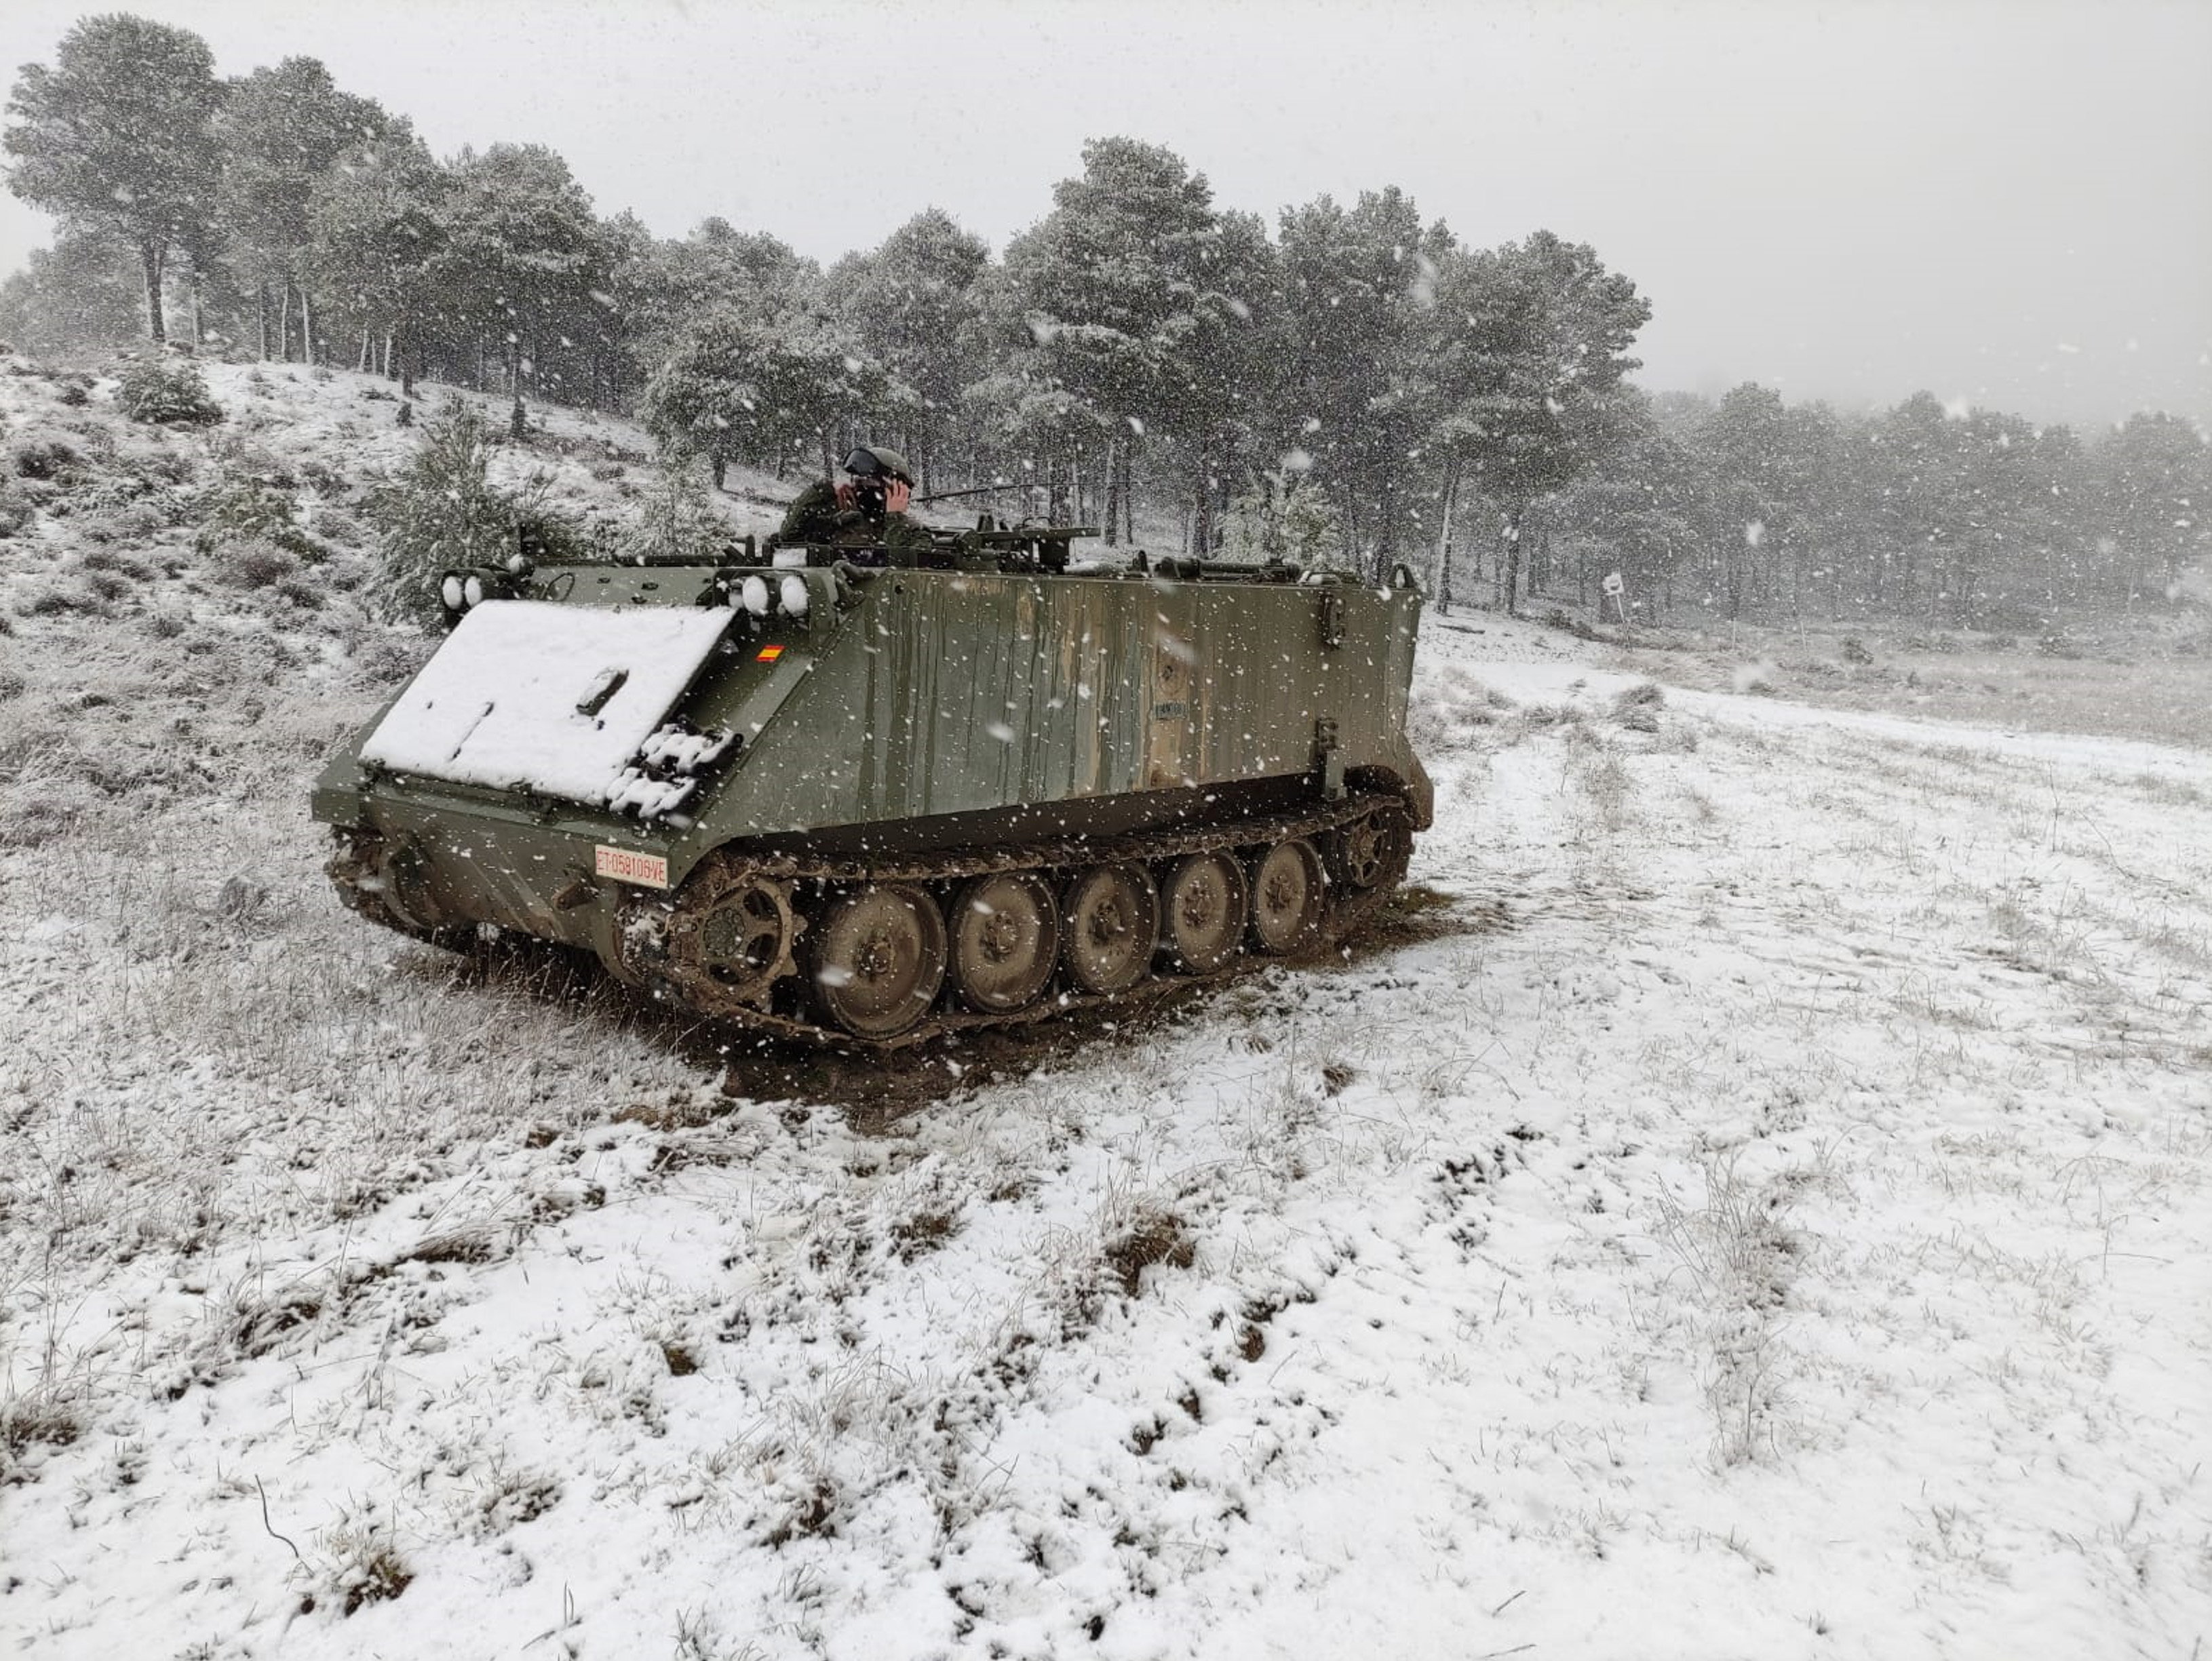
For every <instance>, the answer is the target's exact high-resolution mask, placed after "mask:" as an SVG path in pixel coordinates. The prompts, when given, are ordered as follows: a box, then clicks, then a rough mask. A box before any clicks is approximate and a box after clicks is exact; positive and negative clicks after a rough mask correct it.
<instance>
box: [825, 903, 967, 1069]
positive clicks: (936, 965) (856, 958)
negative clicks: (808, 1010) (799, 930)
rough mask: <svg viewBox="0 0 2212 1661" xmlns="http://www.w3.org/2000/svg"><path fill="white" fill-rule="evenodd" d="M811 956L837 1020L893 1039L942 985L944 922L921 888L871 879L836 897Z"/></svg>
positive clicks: (829, 1012) (860, 1032)
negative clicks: (864, 886) (868, 882)
mask: <svg viewBox="0 0 2212 1661" xmlns="http://www.w3.org/2000/svg"><path fill="white" fill-rule="evenodd" d="M812 956H813V968H814V994H815V997H816V999H817V1001H818V1002H819V1003H820V1004H821V1007H822V1012H823V1015H826V1016H828V1017H829V1021H831V1022H832V1023H833V1024H835V1025H836V1026H839V1027H842V1028H844V1029H845V1030H846V1031H847V1032H848V1033H851V1034H854V1035H855V1036H856V1037H860V1038H872V1039H883V1038H896V1036H897V1035H898V1034H901V1033H902V1032H904V1031H906V1029H907V1028H909V1027H911V1026H913V1025H914V1023H915V1021H919V1020H921V1018H922V1016H923V1015H926V1014H927V1013H928V1011H929V1006H930V1005H931V1004H932V1003H935V1002H936V1001H937V993H938V989H939V987H941V986H943V985H945V919H944V918H942V917H940V916H939V914H938V910H937V902H936V901H935V900H932V899H931V898H930V897H929V896H928V895H927V894H924V893H923V892H922V891H921V889H919V888H908V887H907V886H905V885H904V884H902V883H877V882H872V883H870V884H869V885H868V886H867V887H866V888H856V889H854V891H853V892H852V893H851V894H845V895H843V896H842V897H841V898H840V899H838V900H836V901H834V902H832V904H831V905H830V907H829V912H828V914H827V915H825V916H824V917H823V919H822V922H821V924H820V925H819V928H818V930H817V932H816V934H815V942H814V950H813V954H812Z"/></svg>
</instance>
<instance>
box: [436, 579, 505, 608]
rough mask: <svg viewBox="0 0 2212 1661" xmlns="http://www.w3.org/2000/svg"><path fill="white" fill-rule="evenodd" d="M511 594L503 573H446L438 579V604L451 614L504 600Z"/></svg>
mask: <svg viewBox="0 0 2212 1661" xmlns="http://www.w3.org/2000/svg"><path fill="white" fill-rule="evenodd" d="M512 595H513V588H512V586H511V585H509V584H508V582H507V575H506V573H504V572H499V571H448V572H447V573H446V574H445V575H444V576H443V577H441V578H440V579H438V599H439V602H440V603H441V604H442V605H444V607H445V608H446V609H447V610H448V611H452V612H462V611H468V610H471V609H473V608H475V607H477V606H480V605H482V604H483V603H484V602H485V601H486V600H504V599H507V598H509V597H511V596H512Z"/></svg>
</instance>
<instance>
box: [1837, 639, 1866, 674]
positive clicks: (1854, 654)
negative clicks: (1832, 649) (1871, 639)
mask: <svg viewBox="0 0 2212 1661" xmlns="http://www.w3.org/2000/svg"><path fill="white" fill-rule="evenodd" d="M1838 651H1839V652H1841V653H1842V654H1843V659H1844V662H1845V663H1847V664H1858V665H1860V666H1861V667H1864V666H1865V665H1866V664H1870V663H1872V662H1873V661H1874V653H1872V652H1869V651H1868V650H1867V649H1866V642H1865V641H1863V640H1860V639H1859V638H1858V636H1857V635H1856V634H1846V635H1845V636H1844V643H1843V645H1842V646H1840V647H1838Z"/></svg>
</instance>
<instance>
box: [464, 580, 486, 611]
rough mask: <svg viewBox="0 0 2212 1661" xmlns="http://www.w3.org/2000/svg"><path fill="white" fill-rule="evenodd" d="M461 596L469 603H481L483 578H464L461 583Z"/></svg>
mask: <svg viewBox="0 0 2212 1661" xmlns="http://www.w3.org/2000/svg"><path fill="white" fill-rule="evenodd" d="M461 598H462V599H464V600H465V601H466V602H467V603H469V604H471V605H482V604H483V578H481V577H469V578H465V579H463V580H462V583H461Z"/></svg>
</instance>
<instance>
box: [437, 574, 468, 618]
mask: <svg viewBox="0 0 2212 1661" xmlns="http://www.w3.org/2000/svg"><path fill="white" fill-rule="evenodd" d="M438 597H439V598H440V599H441V600H443V601H444V602H445V603H446V609H447V610H448V611H459V609H461V605H462V603H463V596H462V593H461V579H459V577H458V576H456V575H454V573H452V572H450V571H449V572H447V573H446V580H445V581H443V582H441V583H440V584H439V585H438Z"/></svg>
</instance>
